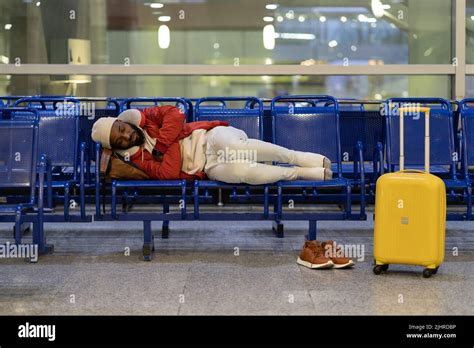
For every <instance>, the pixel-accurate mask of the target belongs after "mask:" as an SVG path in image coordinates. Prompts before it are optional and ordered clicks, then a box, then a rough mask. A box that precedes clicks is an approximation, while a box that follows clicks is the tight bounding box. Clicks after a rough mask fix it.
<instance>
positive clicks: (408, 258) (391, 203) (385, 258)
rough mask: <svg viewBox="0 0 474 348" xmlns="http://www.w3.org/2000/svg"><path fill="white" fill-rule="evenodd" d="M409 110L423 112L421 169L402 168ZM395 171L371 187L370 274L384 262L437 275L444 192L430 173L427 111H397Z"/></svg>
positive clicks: (440, 259)
mask: <svg viewBox="0 0 474 348" xmlns="http://www.w3.org/2000/svg"><path fill="white" fill-rule="evenodd" d="M408 112H420V113H422V112H424V113H425V171H424V172H423V171H418V170H404V135H403V133H404V132H403V130H404V122H403V119H404V118H403V117H404V114H405V113H408ZM399 113H400V171H399V172H396V173H388V174H384V175H382V176H381V177H380V178H379V179H378V180H377V183H376V195H375V226H374V258H375V267H374V269H373V271H374V273H375V274H380V273H382V271H386V270H387V269H388V265H389V264H407V265H418V266H423V267H425V270H424V271H423V277H425V278H428V277H430V276H431V275H432V274H436V272H437V270H438V267H439V266H440V265H441V263H442V262H443V260H444V241H445V229H446V188H445V185H444V182H443V180H441V179H440V178H438V177H437V176H434V175H432V174H429V169H430V150H429V149H430V144H429V142H430V135H429V129H430V126H429V117H430V108H424V107H421V108H416V109H415V108H412V107H410V108H408V107H407V108H400V109H399Z"/></svg>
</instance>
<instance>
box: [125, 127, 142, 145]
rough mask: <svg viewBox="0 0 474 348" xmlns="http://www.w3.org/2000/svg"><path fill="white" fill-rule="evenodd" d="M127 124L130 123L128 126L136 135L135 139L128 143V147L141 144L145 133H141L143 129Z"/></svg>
mask: <svg viewBox="0 0 474 348" xmlns="http://www.w3.org/2000/svg"><path fill="white" fill-rule="evenodd" d="M127 123H128V122H127ZM128 124H129V125H130V127H132V129H133V130H134V131H135V134H136V135H137V136H136V138H135V140H134V141H133V142H132V143H131V144H130V147H132V146H140V145H143V144H144V143H145V134H144V133H143V131H142V130H141V129H140V128H138V127H137V126H136V125H134V124H131V123H128Z"/></svg>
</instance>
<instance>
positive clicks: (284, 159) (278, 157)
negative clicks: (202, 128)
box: [208, 127, 331, 169]
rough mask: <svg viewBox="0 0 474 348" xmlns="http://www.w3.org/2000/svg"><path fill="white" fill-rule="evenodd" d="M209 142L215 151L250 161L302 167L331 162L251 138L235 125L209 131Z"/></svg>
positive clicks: (324, 164)
mask: <svg viewBox="0 0 474 348" xmlns="http://www.w3.org/2000/svg"><path fill="white" fill-rule="evenodd" d="M208 142H209V143H210V144H209V145H210V147H211V148H212V150H213V152H219V151H221V153H223V154H226V153H227V154H229V153H234V154H237V156H238V158H239V159H240V160H242V159H243V158H242V156H246V159H248V160H250V161H258V162H267V161H275V162H280V163H289V164H294V165H297V166H301V167H324V168H328V169H330V166H331V162H330V161H329V159H328V158H326V157H325V156H323V155H320V154H316V153H311V152H302V151H295V150H290V149H287V148H285V147H283V146H279V145H275V144H272V143H268V142H265V141H261V140H258V139H249V138H248V137H247V134H245V132H244V131H242V130H240V129H237V128H234V127H216V128H214V129H212V130H211V131H209V132H208Z"/></svg>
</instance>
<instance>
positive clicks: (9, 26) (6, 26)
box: [4, 23, 13, 30]
mask: <svg viewBox="0 0 474 348" xmlns="http://www.w3.org/2000/svg"><path fill="white" fill-rule="evenodd" d="M12 27H13V25H11V24H10V23H8V24H5V27H4V28H5V30H10V29H11V28H12Z"/></svg>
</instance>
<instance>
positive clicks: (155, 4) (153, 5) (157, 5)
mask: <svg viewBox="0 0 474 348" xmlns="http://www.w3.org/2000/svg"><path fill="white" fill-rule="evenodd" d="M150 7H151V8H162V7H163V4H160V3H159V2H153V3H151V4H150Z"/></svg>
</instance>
